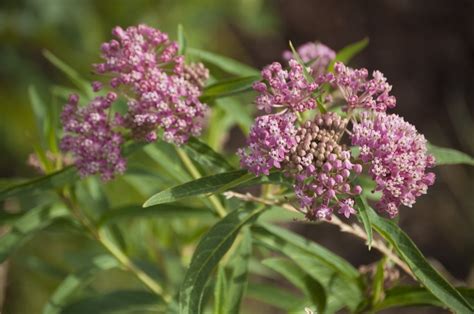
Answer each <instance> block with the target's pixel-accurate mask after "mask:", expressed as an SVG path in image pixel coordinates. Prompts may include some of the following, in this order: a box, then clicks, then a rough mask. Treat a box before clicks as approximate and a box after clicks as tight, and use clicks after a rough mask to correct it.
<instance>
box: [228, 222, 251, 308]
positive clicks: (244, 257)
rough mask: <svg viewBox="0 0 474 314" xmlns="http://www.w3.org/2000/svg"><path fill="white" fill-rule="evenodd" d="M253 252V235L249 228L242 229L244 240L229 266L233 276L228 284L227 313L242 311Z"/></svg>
mask: <svg viewBox="0 0 474 314" xmlns="http://www.w3.org/2000/svg"><path fill="white" fill-rule="evenodd" d="M251 254H252V235H251V233H250V230H249V229H248V228H245V229H244V230H242V241H241V242H240V245H239V248H238V249H237V252H236V254H235V256H233V257H232V259H231V261H230V263H229V266H230V268H231V271H232V273H231V278H230V280H229V283H228V285H227V287H228V290H227V297H226V303H225V308H224V313H226V314H232V313H235V314H238V313H240V302H241V301H242V298H243V296H244V293H245V290H246V288H247V280H248V269H249V259H250V256H251Z"/></svg>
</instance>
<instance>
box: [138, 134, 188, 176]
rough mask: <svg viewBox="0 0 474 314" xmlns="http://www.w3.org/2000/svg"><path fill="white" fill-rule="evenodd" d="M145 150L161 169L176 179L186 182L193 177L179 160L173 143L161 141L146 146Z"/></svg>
mask: <svg viewBox="0 0 474 314" xmlns="http://www.w3.org/2000/svg"><path fill="white" fill-rule="evenodd" d="M144 151H145V153H146V154H147V155H148V156H149V157H150V158H151V159H153V160H154V161H155V162H156V163H157V164H158V165H159V166H160V168H161V170H163V171H164V172H165V173H167V174H169V176H170V177H171V178H174V179H175V180H176V181H178V182H186V181H188V180H190V179H191V176H190V175H189V174H188V173H187V172H186V170H185V169H184V167H183V166H182V164H181V163H180V162H177V160H179V157H178V155H177V154H176V150H175V148H174V147H173V146H172V145H171V144H169V143H165V142H163V141H160V142H157V143H155V144H153V145H148V146H146V147H145V149H144Z"/></svg>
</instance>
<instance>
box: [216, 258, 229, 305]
mask: <svg viewBox="0 0 474 314" xmlns="http://www.w3.org/2000/svg"><path fill="white" fill-rule="evenodd" d="M226 291H227V278H226V275H225V271H224V267H223V266H220V267H218V269H217V280H216V284H215V286H214V312H213V313H214V314H227V313H226V312H225V309H224V306H225V301H226Z"/></svg>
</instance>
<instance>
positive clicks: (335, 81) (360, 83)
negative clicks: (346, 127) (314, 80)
mask: <svg viewBox="0 0 474 314" xmlns="http://www.w3.org/2000/svg"><path fill="white" fill-rule="evenodd" d="M320 80H322V81H327V82H329V83H330V84H331V85H333V86H334V87H336V88H338V89H339V90H340V92H341V93H342V96H343V97H344V99H345V100H346V102H347V106H346V107H345V108H344V109H345V110H352V109H355V108H363V109H368V110H374V111H379V112H384V111H386V110H387V109H390V108H394V107H395V105H396V98H395V96H392V95H390V94H389V93H390V91H391V90H392V85H390V84H388V83H387V79H386V78H385V77H384V75H383V74H382V73H381V72H380V71H374V72H373V78H372V79H368V71H367V69H364V68H362V69H356V70H355V69H352V68H350V67H346V66H345V65H344V64H343V63H341V62H336V64H335V65H334V74H332V73H329V74H326V75H325V76H324V75H323V76H322V77H320ZM320 80H318V82H319V81H320Z"/></svg>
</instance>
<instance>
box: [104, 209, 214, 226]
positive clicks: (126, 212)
mask: <svg viewBox="0 0 474 314" xmlns="http://www.w3.org/2000/svg"><path fill="white" fill-rule="evenodd" d="M150 216H155V217H157V218H164V219H166V218H188V217H212V214H211V212H210V211H209V209H207V208H199V207H190V206H185V205H175V204H161V205H154V206H150V207H146V208H143V207H142V206H141V205H138V204H137V205H129V206H124V207H120V208H116V209H111V210H108V211H106V212H105V213H103V214H102V216H101V217H100V219H99V222H98V225H99V226H102V225H106V224H109V223H111V222H118V221H120V220H128V219H131V218H135V217H150Z"/></svg>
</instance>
